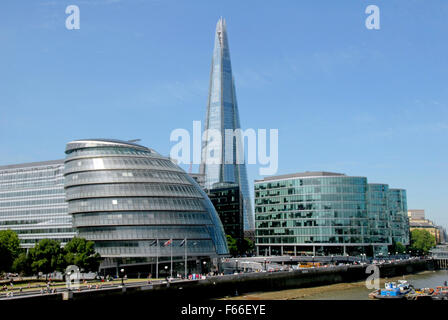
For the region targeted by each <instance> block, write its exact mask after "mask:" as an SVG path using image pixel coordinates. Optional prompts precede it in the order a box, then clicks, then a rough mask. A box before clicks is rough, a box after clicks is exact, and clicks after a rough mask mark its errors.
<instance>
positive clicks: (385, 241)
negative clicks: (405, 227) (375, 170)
mask: <svg viewBox="0 0 448 320" xmlns="http://www.w3.org/2000/svg"><path fill="white" fill-rule="evenodd" d="M388 193H389V186H388V185H387V184H379V183H375V184H373V183H369V184H368V185H367V215H368V217H369V235H370V243H371V244H372V246H373V248H374V250H373V251H374V252H373V254H379V253H382V254H383V255H387V253H388V246H389V245H391V244H392V240H391V239H392V238H391V230H390V217H389V214H390V213H389V211H388V208H389V202H388Z"/></svg>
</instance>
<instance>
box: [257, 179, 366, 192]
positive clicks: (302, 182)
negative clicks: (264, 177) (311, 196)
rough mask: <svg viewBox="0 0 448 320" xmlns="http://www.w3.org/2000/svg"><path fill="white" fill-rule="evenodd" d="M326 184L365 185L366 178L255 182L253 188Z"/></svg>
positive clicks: (264, 188) (263, 188)
mask: <svg viewBox="0 0 448 320" xmlns="http://www.w3.org/2000/svg"><path fill="white" fill-rule="evenodd" d="M321 185H323V186H326V185H327V186H328V185H361V186H367V178H357V177H341V176H339V177H321V178H305V179H290V180H281V181H273V182H260V183H256V184H255V190H266V189H274V188H287V187H298V186H321Z"/></svg>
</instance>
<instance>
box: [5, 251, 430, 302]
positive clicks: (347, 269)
mask: <svg viewBox="0 0 448 320" xmlns="http://www.w3.org/2000/svg"><path fill="white" fill-rule="evenodd" d="M368 266H369V265H368V264H363V265H341V266H331V267H320V268H306V269H300V270H292V269H291V270H289V271H278V272H252V273H239V274H230V275H221V276H212V277H207V278H205V279H201V280H173V281H170V282H167V281H159V282H154V283H150V284H148V283H147V281H142V282H134V283H130V284H125V285H124V286H121V285H115V286H111V287H108V288H101V289H89V290H81V291H70V292H69V291H67V290H64V291H62V292H57V293H53V294H35V295H28V296H26V297H25V296H24V297H19V296H17V297H13V298H9V299H2V300H3V301H5V300H8V301H9V302H14V301H21V302H24V301H25V300H35V301H50V300H52V301H61V300H63V299H64V300H71V301H75V302H76V301H80V302H81V301H83V300H84V301H85V300H86V299H88V300H90V301H92V300H97V301H98V302H99V301H101V300H104V299H106V300H107V301H108V302H111V303H113V302H114V301H115V300H116V301H117V302H118V301H124V300H127V299H135V298H137V299H142V298H144V299H146V298H148V299H154V300H158V299H182V300H210V299H214V298H221V297H226V296H235V295H240V294H243V293H251V292H266V291H274V290H284V289H292V288H309V287H314V286H322V285H329V284H336V283H350V282H355V281H361V280H365V279H367V277H368V276H369V275H371V273H366V268H367V267H368ZM377 266H378V268H379V271H380V277H381V278H386V277H387V278H389V277H395V276H401V275H405V274H412V273H417V272H421V271H425V270H431V269H432V268H433V267H434V266H433V263H432V261H431V260H425V259H421V260H404V261H396V262H393V263H388V264H378V265H377Z"/></svg>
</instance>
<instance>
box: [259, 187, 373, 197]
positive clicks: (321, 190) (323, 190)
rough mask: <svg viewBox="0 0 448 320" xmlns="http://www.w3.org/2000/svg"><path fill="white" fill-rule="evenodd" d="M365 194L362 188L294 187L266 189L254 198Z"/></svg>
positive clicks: (364, 189)
mask: <svg viewBox="0 0 448 320" xmlns="http://www.w3.org/2000/svg"><path fill="white" fill-rule="evenodd" d="M365 192H366V188H365V187H363V186H324V187H311V186H308V187H294V188H281V189H268V190H260V191H256V192H255V198H259V197H273V196H281V195H294V194H316V193H318V194H331V193H335V194H343V193H362V194H364V193H365Z"/></svg>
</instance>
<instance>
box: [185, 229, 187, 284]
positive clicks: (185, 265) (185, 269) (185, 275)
mask: <svg viewBox="0 0 448 320" xmlns="http://www.w3.org/2000/svg"><path fill="white" fill-rule="evenodd" d="M185 280H187V238H186V237H185Z"/></svg>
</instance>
